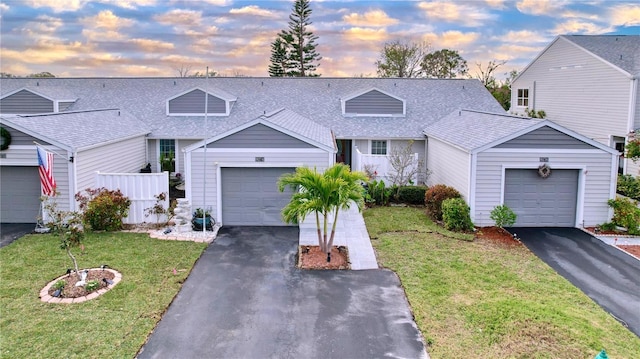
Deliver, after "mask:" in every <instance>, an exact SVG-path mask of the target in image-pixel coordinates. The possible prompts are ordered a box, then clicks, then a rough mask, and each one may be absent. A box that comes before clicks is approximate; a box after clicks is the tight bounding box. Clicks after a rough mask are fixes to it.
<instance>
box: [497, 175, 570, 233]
mask: <svg viewBox="0 0 640 359" xmlns="http://www.w3.org/2000/svg"><path fill="white" fill-rule="evenodd" d="M577 198H578V170H561V169H557V170H552V171H551V176H549V177H547V178H542V177H540V176H539V175H538V170H535V169H508V170H506V173H505V193H504V203H505V204H506V205H507V206H509V207H510V208H511V209H512V210H513V211H514V212H515V213H516V214H517V215H518V218H517V220H516V224H515V225H516V226H520V227H574V226H575V222H576V204H577Z"/></svg>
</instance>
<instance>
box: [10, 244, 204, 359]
mask: <svg viewBox="0 0 640 359" xmlns="http://www.w3.org/2000/svg"><path fill="white" fill-rule="evenodd" d="M84 246H85V250H84V252H82V253H81V252H80V250H76V251H75V254H76V257H77V259H78V265H79V266H80V268H93V267H99V266H100V265H102V264H107V265H109V266H110V267H112V268H113V269H115V270H117V271H119V272H120V273H121V274H122V277H123V278H122V281H121V282H120V283H119V284H118V285H116V286H115V287H114V288H112V289H111V290H110V291H108V292H107V293H105V294H103V295H101V296H99V297H98V298H96V299H93V300H89V301H87V302H84V303H75V304H51V303H43V302H41V301H40V299H39V292H40V290H41V289H42V288H43V287H44V286H45V285H46V284H47V283H49V282H50V281H51V280H53V279H55V278H56V277H58V276H60V275H63V274H64V273H65V271H66V269H67V268H69V267H71V261H70V259H69V258H68V257H67V255H66V253H65V252H64V251H63V250H61V249H60V245H59V240H58V238H56V237H54V236H52V235H49V234H39V235H27V236H24V237H22V238H20V239H18V240H17V241H15V242H13V243H12V244H10V245H8V246H6V247H4V248H1V249H0V332H1V333H2V334H1V335H0V353H1V354H0V357H2V358H43V357H51V358H54V357H55V358H132V357H134V356H135V355H136V353H137V352H138V350H139V349H140V347H141V346H142V345H143V344H144V342H145V341H146V339H147V336H148V335H149V334H150V333H151V331H152V330H153V328H154V327H155V326H156V324H157V322H158V321H159V320H160V318H161V317H162V315H163V313H164V312H165V310H166V309H167V307H168V306H169V304H170V303H171V301H172V300H173V298H174V297H175V296H176V294H177V293H178V291H179V290H180V288H181V287H182V283H183V282H184V281H185V279H186V277H187V276H188V275H189V273H190V272H191V269H192V268H193V265H194V264H195V262H196V261H197V260H198V258H199V257H200V256H201V254H202V253H203V251H204V249H205V248H206V246H207V244H206V243H195V242H189V241H162V240H156V239H151V238H149V235H147V234H141V233H125V232H111V233H89V234H88V235H87V238H86V240H85V241H84ZM174 268H175V269H176V272H175V273H176V274H174V271H173V269H174Z"/></svg>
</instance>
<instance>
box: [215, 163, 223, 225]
mask: <svg viewBox="0 0 640 359" xmlns="http://www.w3.org/2000/svg"><path fill="white" fill-rule="evenodd" d="M214 166H215V167H216V221H218V223H220V225H222V166H220V164H219V163H218V162H215V163H214Z"/></svg>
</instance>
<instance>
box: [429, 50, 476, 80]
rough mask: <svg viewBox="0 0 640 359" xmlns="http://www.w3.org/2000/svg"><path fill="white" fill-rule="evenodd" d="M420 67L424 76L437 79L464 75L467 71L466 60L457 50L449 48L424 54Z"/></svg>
mask: <svg viewBox="0 0 640 359" xmlns="http://www.w3.org/2000/svg"><path fill="white" fill-rule="evenodd" d="M421 67H422V71H423V72H424V75H425V76H427V77H432V78H437V79H452V78H456V77H460V76H464V75H466V74H467V72H468V71H469V68H468V67H467V60H465V59H464V58H462V56H460V54H459V53H458V51H456V50H449V49H442V50H438V51H435V52H431V53H428V54H426V55H425V56H424V58H423V59H422V63H421Z"/></svg>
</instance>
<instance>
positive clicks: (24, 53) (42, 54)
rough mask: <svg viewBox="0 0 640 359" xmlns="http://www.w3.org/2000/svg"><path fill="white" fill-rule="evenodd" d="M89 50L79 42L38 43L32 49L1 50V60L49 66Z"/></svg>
mask: <svg viewBox="0 0 640 359" xmlns="http://www.w3.org/2000/svg"><path fill="white" fill-rule="evenodd" d="M90 50H91V49H90V48H89V47H87V46H85V45H84V44H82V43H81V42H79V41H74V42H71V43H60V42H54V41H39V42H38V43H36V44H35V46H34V47H32V48H27V49H21V50H19V51H18V50H13V49H8V48H2V60H3V63H6V61H7V60H14V61H18V62H25V59H27V61H26V62H28V63H29V64H51V63H54V62H56V61H60V60H64V59H68V58H73V57H76V56H78V54H80V53H82V52H85V51H90Z"/></svg>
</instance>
